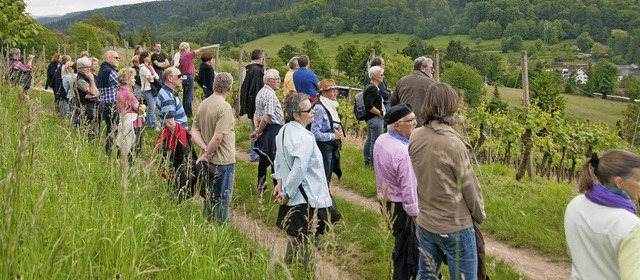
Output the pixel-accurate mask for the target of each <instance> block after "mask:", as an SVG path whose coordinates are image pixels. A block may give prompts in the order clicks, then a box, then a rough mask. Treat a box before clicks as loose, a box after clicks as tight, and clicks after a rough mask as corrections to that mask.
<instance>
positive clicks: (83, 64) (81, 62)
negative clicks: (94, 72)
mask: <svg viewBox="0 0 640 280" xmlns="http://www.w3.org/2000/svg"><path fill="white" fill-rule="evenodd" d="M88 67H91V59H89V58H87V57H81V58H78V61H76V68H77V69H80V68H88Z"/></svg>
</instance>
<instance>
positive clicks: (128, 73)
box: [118, 67, 136, 86]
mask: <svg viewBox="0 0 640 280" xmlns="http://www.w3.org/2000/svg"><path fill="white" fill-rule="evenodd" d="M135 76H136V70H134V69H133V68H131V67H127V68H122V70H120V71H118V82H119V83H120V84H121V85H129V84H128V82H129V79H131V78H132V77H135ZM129 86H130V85H129Z"/></svg>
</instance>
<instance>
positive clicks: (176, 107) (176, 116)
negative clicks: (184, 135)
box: [156, 86, 189, 128]
mask: <svg viewBox="0 0 640 280" xmlns="http://www.w3.org/2000/svg"><path fill="white" fill-rule="evenodd" d="M156 107H157V108H158V115H159V116H160V123H162V124H163V125H164V122H165V120H166V119H173V120H174V121H175V122H176V123H177V124H179V125H181V126H182V127H184V128H189V123H188V120H187V115H186V114H185V113H184V108H183V107H182V102H180V98H178V93H177V92H175V91H173V90H172V89H171V88H169V87H168V86H163V87H162V89H160V92H158V98H156Z"/></svg>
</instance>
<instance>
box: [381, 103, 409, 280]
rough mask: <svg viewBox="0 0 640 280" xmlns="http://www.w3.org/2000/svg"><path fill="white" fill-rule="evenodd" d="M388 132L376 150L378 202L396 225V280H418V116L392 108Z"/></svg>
mask: <svg viewBox="0 0 640 280" xmlns="http://www.w3.org/2000/svg"><path fill="white" fill-rule="evenodd" d="M384 121H385V123H387V129H388V132H387V133H384V134H382V135H380V137H378V139H377V140H376V142H375V144H374V146H373V168H374V170H375V174H376V188H377V194H378V199H379V200H380V202H381V204H382V206H383V209H386V212H387V214H388V215H389V221H393V236H394V237H395V239H396V242H395V246H394V248H393V253H392V255H391V256H392V259H393V267H394V269H393V279H410V278H412V279H413V278H415V277H416V273H417V270H418V240H417V239H416V234H415V233H416V229H415V219H416V217H417V216H418V193H417V180H416V176H415V174H414V171H413V166H412V165H411V158H410V157H409V136H411V132H412V131H413V129H414V128H415V127H416V115H415V114H414V113H413V111H412V110H411V106H410V105H408V104H398V105H396V106H393V107H391V109H390V110H389V112H388V113H387V114H386V115H385V116H384Z"/></svg>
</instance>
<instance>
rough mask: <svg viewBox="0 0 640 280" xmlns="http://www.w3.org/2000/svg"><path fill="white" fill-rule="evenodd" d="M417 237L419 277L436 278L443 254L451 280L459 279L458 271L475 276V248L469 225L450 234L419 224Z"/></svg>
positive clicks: (471, 277) (476, 252) (476, 271)
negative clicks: (432, 231)
mask: <svg viewBox="0 0 640 280" xmlns="http://www.w3.org/2000/svg"><path fill="white" fill-rule="evenodd" d="M418 238H419V240H418V242H419V243H420V249H421V252H420V260H419V263H418V276H419V278H420V279H434V280H435V279H438V278H437V277H438V272H439V271H440V265H441V264H442V256H443V255H446V256H447V261H448V266H449V275H450V278H451V279H462V276H461V275H462V274H464V279H477V278H478V249H477V247H476V234H475V231H474V230H473V227H469V228H466V229H463V230H461V231H458V232H453V233H450V234H435V233H431V232H429V231H427V230H425V229H424V228H422V227H419V228H418ZM425 254H426V255H425ZM429 264H431V265H429ZM434 264H435V266H436V267H433V265H434Z"/></svg>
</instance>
